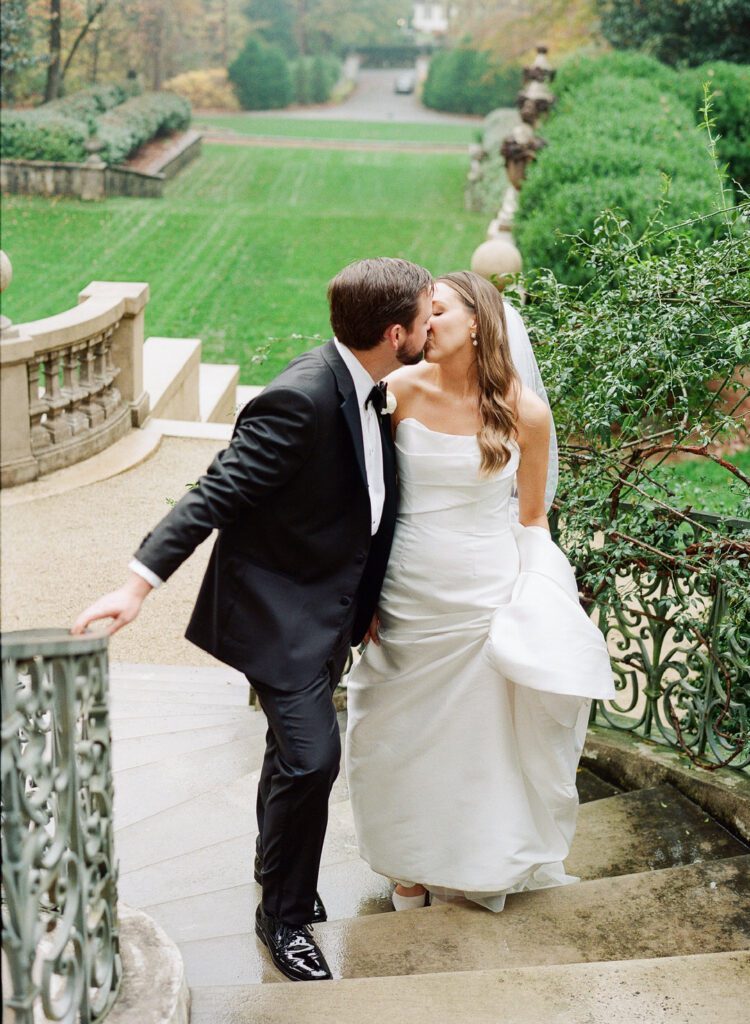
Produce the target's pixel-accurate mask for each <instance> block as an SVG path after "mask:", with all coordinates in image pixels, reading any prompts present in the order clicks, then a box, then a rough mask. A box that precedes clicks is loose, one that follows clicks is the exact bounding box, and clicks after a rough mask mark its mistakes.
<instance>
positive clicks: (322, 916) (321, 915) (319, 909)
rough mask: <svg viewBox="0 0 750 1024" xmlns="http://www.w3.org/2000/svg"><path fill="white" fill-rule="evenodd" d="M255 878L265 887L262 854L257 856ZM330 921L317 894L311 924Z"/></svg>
mask: <svg viewBox="0 0 750 1024" xmlns="http://www.w3.org/2000/svg"><path fill="white" fill-rule="evenodd" d="M253 878H254V879H255V881H256V882H257V883H258V885H263V861H262V860H261V858H260V854H257V853H256V854H255V869H254V871H253ZM327 920H328V912H327V911H326V908H325V906H324V904H323V900H322V899H321V898H320V894H319V893H317V892H316V893H315V903H314V904H313V916H312V921H310V924H322V923H323V922H324V921H327Z"/></svg>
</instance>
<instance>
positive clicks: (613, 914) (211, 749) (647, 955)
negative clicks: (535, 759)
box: [112, 664, 750, 1024]
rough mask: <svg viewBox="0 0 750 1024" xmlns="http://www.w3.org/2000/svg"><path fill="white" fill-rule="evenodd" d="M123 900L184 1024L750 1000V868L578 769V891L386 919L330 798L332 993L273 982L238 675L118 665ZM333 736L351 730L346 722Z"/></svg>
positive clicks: (697, 831)
mask: <svg viewBox="0 0 750 1024" xmlns="http://www.w3.org/2000/svg"><path fill="white" fill-rule="evenodd" d="M112 693H113V698H112V729H113V737H114V769H115V825H116V849H117V854H118V857H119V860H120V883H119V885H120V898H121V899H122V900H123V901H124V902H125V903H127V904H129V905H130V906H133V907H136V908H139V909H141V910H143V911H145V912H146V913H147V914H148V915H150V916H151V917H153V918H154V919H155V920H156V921H157V922H158V923H159V924H160V925H161V926H162V927H163V928H164V930H165V931H166V932H167V934H168V935H169V936H170V937H171V938H172V939H173V940H174V941H175V942H176V943H177V944H178V946H179V948H180V950H181V953H182V956H183V959H184V962H185V967H186V972H187V979H188V983H189V985H190V987H191V990H192V997H193V1003H192V1017H191V1020H192V1021H193V1024H250V1022H252V1024H261V1022H262V1024H287V1022H292V1021H298V1020H299V1021H304V1022H309V1024H317V1022H323V1021H325V1022H326V1024H330V1022H338V1021H342V1022H343V1021H347V1022H349V1021H351V1020H354V1021H357V1024H375V1022H376V1021H377V1022H378V1024H383V1022H386V1024H389V1022H401V1021H404V1022H409V1024H412V1022H413V1024H416V1022H421V1021H428V1020H429V1021H430V1022H431V1024H449V1022H450V1024H453V1022H456V1024H458V1022H461V1024H484V1022H488V1024H489V1022H493V1024H495V1022H500V1021H502V1022H504V1024H527V1022H529V1024H531V1022H533V1024H546V1022H554V1024H557V1022H560V1024H568V1022H570V1024H599V1022H600V1021H601V1022H604V1021H607V1022H611V1021H612V1020H613V1019H617V1020H618V1021H620V1022H623V1024H630V1022H636V1021H637V1022H646V1024H650V1022H662V1021H663V1022H675V1024H689V1022H693V1021H696V1022H697V1021H700V1022H701V1024H712V1022H716V1024H719V1022H721V1024H739V1022H740V1021H741V1020H744V1019H746V1011H747V1005H748V997H749V996H750V954H748V952H747V951H748V949H750V855H749V854H750V851H748V848H747V847H746V846H744V845H743V844H742V843H741V842H740V841H738V840H737V839H736V838H734V836H732V835H731V834H730V833H729V832H727V831H726V830H725V829H724V828H722V827H721V826H720V825H719V824H718V823H717V822H716V821H715V820H714V819H713V818H711V817H710V816H709V815H708V814H706V812H705V811H703V810H702V809H701V808H700V807H699V806H698V805H697V804H696V803H693V802H692V801H691V800H689V799H687V797H685V796H683V795H682V794H681V793H680V792H679V791H678V790H677V789H675V788H673V787H672V786H670V785H658V786H653V787H651V788H648V789H641V790H637V791H633V792H620V791H619V790H618V788H617V787H616V786H614V785H612V784H611V783H609V782H605V781H603V780H602V779H600V778H599V777H598V776H596V775H594V774H592V773H591V772H590V771H588V770H586V769H582V770H581V771H580V772H579V792H580V796H581V801H582V806H581V809H580V815H579V825H578V831H577V834H576V839H575V842H574V846H573V849H572V851H571V855H570V858H569V859H568V861H567V867H568V870H569V871H570V872H571V873H572V874H576V875H578V876H580V878H581V882H580V884H577V885H571V886H564V887H560V888H556V889H547V890H540V891H537V892H529V893H521V894H518V895H516V896H512V897H510V898H509V899H508V902H507V904H506V909H505V910H504V911H503V913H501V914H498V915H493V914H491V913H489V912H487V911H484V910H481V909H479V908H476V907H471V906H469V905H465V906H464V905H458V906H456V905H453V906H441V907H433V908H427V909H424V910H419V911H411V912H408V913H402V914H394V913H392V912H391V906H390V900H389V886H388V883H387V882H386V881H385V880H384V879H382V878H380V877H379V876H377V875H375V874H373V872H371V871H370V869H369V867H368V866H367V865H366V864H365V863H364V862H363V861H361V860H360V858H359V856H358V854H357V847H356V841H355V837H354V831H353V823H352V816H351V810H350V805H349V800H348V793H347V788H346V781H345V779H343V778H339V779H338V780H337V782H336V785H335V787H334V791H333V794H332V798H331V813H330V823H329V828H328V834H327V838H326V843H325V847H324V851H323V860H322V865H321V873H320V879H319V889H320V892H321V895H322V897H323V899H324V901H325V903H326V906H327V908H328V912H329V921H328V922H327V923H326V924H324V925H318V926H316V929H315V934H316V938H317V940H318V942H319V943H320V945H321V947H322V949H323V950H324V952H325V954H326V956H327V958H328V961H329V963H330V964H331V967H332V969H333V972H334V975H335V978H336V979H337V980H335V981H334V982H332V983H325V984H292V983H289V982H285V981H284V979H283V978H282V976H281V975H279V974H278V972H277V971H276V970H275V969H274V968H273V966H272V965H271V962H270V960H269V958H268V956H267V953H266V951H265V949H264V948H263V947H262V946H261V945H260V943H259V942H258V941H257V940H256V937H255V934H254V929H253V913H254V910H255V905H256V903H257V901H258V899H259V895H260V890H259V887H258V886H257V885H256V884H255V883H254V881H253V878H252V856H253V850H254V838H255V820H254V806H255V789H256V784H257V779H258V768H259V766H260V762H261V757H262V751H263V748H264V742H265V740H264V734H265V719H264V717H263V715H262V713H261V712H259V711H256V710H254V709H252V708H250V707H249V706H248V687H247V683H246V681H245V680H244V678H243V677H242V676H240V675H239V674H238V673H236V672H233V671H232V670H231V669H225V668H215V669H195V668H182V667H179V668H176V667H170V666H151V665H122V664H121V665H113V666H112ZM340 722H341V726H342V728H343V727H344V724H345V714H343V713H342V714H341V715H340Z"/></svg>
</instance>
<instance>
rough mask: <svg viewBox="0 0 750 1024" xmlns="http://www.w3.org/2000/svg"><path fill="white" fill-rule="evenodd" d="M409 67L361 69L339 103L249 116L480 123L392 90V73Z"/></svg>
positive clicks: (394, 74) (394, 73)
mask: <svg viewBox="0 0 750 1024" xmlns="http://www.w3.org/2000/svg"><path fill="white" fill-rule="evenodd" d="M411 70H413V69H411V68H365V69H360V71H359V73H358V75H357V87H356V89H355V90H354V92H353V93H352V94H351V96H350V97H349V98H348V99H347V100H345V101H344V102H343V103H337V104H335V105H334V106H327V105H323V106H313V107H291V108H289V109H287V110H268V111H253V116H263V114H267V115H268V116H269V117H274V118H276V117H289V118H295V119H297V118H299V119H305V118H310V119H311V120H315V121H400V122H403V123H406V124H414V123H420V124H481V122H482V121H483V120H484V119H483V118H482V117H480V116H474V115H472V116H465V115H459V114H441V113H439V112H438V111H436V110H429V109H428V108H427V107H424V106H422V104H421V103H420V102H419V99H418V97H417V95H416V93H412V94H411V95H408V96H402V95H397V94H396V93H395V92H394V91H393V84H394V82H395V80H396V76H397V75H398V74H399V73H400V72H403V71H411Z"/></svg>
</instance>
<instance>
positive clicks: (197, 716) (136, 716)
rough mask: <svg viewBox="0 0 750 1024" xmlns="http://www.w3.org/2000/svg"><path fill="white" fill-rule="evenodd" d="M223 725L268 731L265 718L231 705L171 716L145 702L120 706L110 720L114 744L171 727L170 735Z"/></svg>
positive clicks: (247, 731) (249, 732) (154, 734)
mask: <svg viewBox="0 0 750 1024" xmlns="http://www.w3.org/2000/svg"><path fill="white" fill-rule="evenodd" d="M221 725H235V726H239V725H241V726H242V727H243V729H244V730H245V732H246V734H248V735H249V734H251V733H253V732H255V733H260V732H263V733H265V718H264V717H263V716H262V715H258V717H257V719H253V718H249V717H248V715H245V714H242V713H238V711H237V708H233V707H228V708H222V709H219V710H216V711H210V712H198V713H187V714H184V715H173V716H170V717H169V718H165V717H164V716H160V717H157V718H155V717H154V716H153V714H151V715H149V714H148V713H147V710H145V709H144V708H143V705H138V706H137V707H133V706H132V705H131V706H130V707H127V708H126V709H123V708H122V707H120V708H119V709H118V714H117V717H114V716H113V717H112V718H111V719H110V729H111V731H112V740H113V744H114V745H116V744H117V743H118V741H120V740H125V739H136V738H143V737H146V736H159V735H163V734H164V732H165V730H169V733H170V735H171V734H174V733H178V732H188V733H189V732H192V731H194V730H199V729H208V728H212V727H215V726H221Z"/></svg>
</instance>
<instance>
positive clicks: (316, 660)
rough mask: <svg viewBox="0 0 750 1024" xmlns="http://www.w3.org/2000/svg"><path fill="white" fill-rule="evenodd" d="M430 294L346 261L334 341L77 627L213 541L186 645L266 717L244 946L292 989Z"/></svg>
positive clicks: (266, 396)
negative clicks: (235, 672)
mask: <svg viewBox="0 0 750 1024" xmlns="http://www.w3.org/2000/svg"><path fill="white" fill-rule="evenodd" d="M431 299H432V278H431V276H430V274H429V272H428V271H427V270H425V269H424V268H423V267H419V266H417V265H415V264H413V263H409V262H407V261H406V260H400V259H385V258H380V259H371V260H360V261H359V262H357V263H353V264H351V265H350V266H348V267H346V268H345V269H344V270H342V271H341V272H340V273H339V274H337V275H336V277H335V278H334V279H333V280H332V281H331V283H330V285H329V288H328V301H329V306H330V313H331V325H332V327H333V330H334V333H335V338H334V339H333V340H331V341H328V342H326V344H324V345H322V346H321V347H320V348H317V349H313V350H312V351H311V352H307V353H305V354H304V355H302V356H300V357H298V358H297V359H295V360H293V361H292V362H291V363H290V364H289V366H287V368H286V369H285V370H284V371H283V372H282V373H281V374H280V375H279V376H278V377H276V379H275V380H273V381H272V382H271V383H270V384H269V385H268V386H267V387H266V388H265V390H264V391H263V392H262V393H261V394H260V395H259V396H258V397H257V398H255V399H253V401H251V402H250V403H248V405H246V406H245V408H244V409H243V410H242V412H241V413H240V415H239V417H238V420H237V424H236V426H235V429H234V434H233V436H232V440H231V442H230V445H229V447H228V448H226V449H225V450H224V451H222V452H220V453H219V455H217V456H216V458H215V459H214V461H213V462H212V464H211V465H210V466H209V468H208V470H207V472H206V474H205V475H204V476H202V477H201V479H200V480H199V481H198V484H197V485H196V486H195V487H194V488H193V489H192V490H191V491H190V492H189V493H188V494H186V495H185V496H184V497H183V498H182V499H181V500H180V501H179V502H178V503H177V505H175V507H174V508H173V509H172V510H171V512H169V513H168V515H166V516H165V517H164V518H163V519H162V520H161V522H160V523H158V524H157V526H156V527H155V528H154V529H153V531H152V532H151V533H149V534H148V535H147V536H146V537H145V539H144V540H143V542H142V544H141V546H140V548H139V549H138V551H137V552H136V555H135V559H134V560H133V561H132V562H131V563H130V566H129V569H130V572H129V575H128V579H127V581H126V582H125V584H124V585H123V586H122V587H121V588H120V589H119V590H116V591H114V592H113V593H111V594H108V595H106V596H105V597H102V598H100V599H99V601H97V602H95V603H94V604H93V605H91V607H90V608H88V609H87V610H86V611H85V612H83V613H82V614H81V615H80V616H79V618H78V619H77V620H76V622H75V624H74V626H73V632H74V633H82V632H83V631H84V630H85V628H86V627H87V626H88V625H89V623H91V622H94V621H96V620H99V619H105V618H112V619H113V620H114V621H113V622H112V623H111V625H110V626H109V630H108V631H109V632H110V633H114V632H115V631H116V630H118V629H120V628H121V627H122V626H124V625H126V624H127V623H129V622H131V621H132V620H133V619H134V618H135V617H136V615H137V614H138V612H139V610H140V607H141V605H142V603H143V600H144V599H145V597H146V596H147V594H148V593H149V592H150V591H151V590H152V589H153V588H154V587H157V586H159V585H160V584H161V583H162V582H163V581H164V580H166V579H168V578H169V576H171V574H172V573H173V572H174V571H175V570H176V569H177V568H178V567H179V566H180V564H181V563H182V562H183V561H184V560H185V559H186V558H187V557H188V556H189V555H190V554H191V553H192V552H193V551H194V549H195V548H196V547H197V546H198V545H199V544H200V543H201V541H203V540H204V539H205V538H206V537H207V536H208V535H209V534H210V533H211V531H212V530H214V529H216V530H218V535H217V538H216V543H215V546H214V549H213V552H212V554H211V558H210V561H209V564H208V568H207V571H206V575H205V578H204V580H203V584H202V586H201V589H200V592H199V594H198V600H197V602H196V605H195V608H194V610H193V615H192V617H191V619H190V623H189V625H188V629H187V633H186V635H187V637H188V639H189V640H191V641H192V642H193V643H195V644H197V646H198V647H201V648H202V649H203V650H205V651H208V652H209V653H211V654H213V655H215V657H217V658H218V659H219V660H220V661H223V662H226V663H227V664H228V665H232V666H233V667H234V668H236V669H239V671H241V672H243V673H245V675H246V676H247V678H248V680H249V681H250V682H251V683H252V685H253V687H254V688H255V690H256V692H257V693H258V697H259V699H260V703H261V706H262V708H263V711H264V712H265V714H266V717H267V719H268V732H267V735H266V754H265V759H264V762H263V768H262V771H261V777H260V781H259V784H258V799H257V816H258V841H257V847H256V857H255V877H256V878H257V879H258V880H260V881H261V882H262V885H263V900H262V903H261V904H259V905H258V908H257V911H256V918H255V930H256V932H257V934H258V936H259V937H260V938H261V940H262V941H263V942H264V943H265V945H266V946H267V947H268V949H269V951H270V954H271V957H272V958H273V961H274V963H275V964H276V966H277V967H278V968H279V970H280V971H281V972H282V973H283V974H285V975H286V977H287V978H290V979H292V980H293V981H318V980H324V979H327V978H330V977H331V973H330V970H329V968H328V965H327V964H326V962H325V959H324V957H323V955H322V953H321V951H320V949H319V948H318V946H317V945H316V943H315V942H314V941H313V938H312V934H311V930H310V928H309V924H310V923H311V922H313V921H324V920H325V919H326V913H325V908H324V907H323V904H322V902H321V901H320V897H319V896H318V895H317V893H316V886H317V878H318V869H319V866H320V857H321V851H322V847H323V839H324V837H325V831H326V825H327V820H328V796H329V793H330V790H331V787H332V786H333V783H334V780H335V778H336V776H337V774H338V771H339V760H340V754H341V746H340V739H339V732H338V724H337V720H336V712H335V709H334V706H333V701H332V694H333V690H334V688H335V686H336V684H337V682H338V680H339V677H340V675H341V672H342V670H343V667H344V664H345V661H346V658H347V655H348V652H349V649H350V648H351V647H352V646H353V645H355V644H358V643H359V642H360V641H361V640H362V639H363V637H364V636H365V634H366V633H367V630H368V626H369V623H370V620H371V618H372V615H373V613H374V610H375V604H376V601H377V598H378V594H379V592H380V587H381V584H382V582H383V576H384V574H385V568H386V562H387V560H388V553H389V550H390V546H391V540H392V537H393V529H394V524H395V515H396V473H395V460H394V452H393V442H392V440H391V432H390V418H389V416H388V415H387V414H385V408H384V404H385V393H384V387H382V386H381V387H378V386H377V381H379V380H380V379H381V378H382V377H384V376H385V375H386V374H387V373H390V372H391V371H392V370H394V369H396V368H397V367H398V366H399V365H401V364H404V363H413V362H417V361H418V360H419V359H420V357H421V354H422V349H423V348H424V344H425V341H426V338H427V325H428V322H429V318H430V313H431V305H432V303H431Z"/></svg>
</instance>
